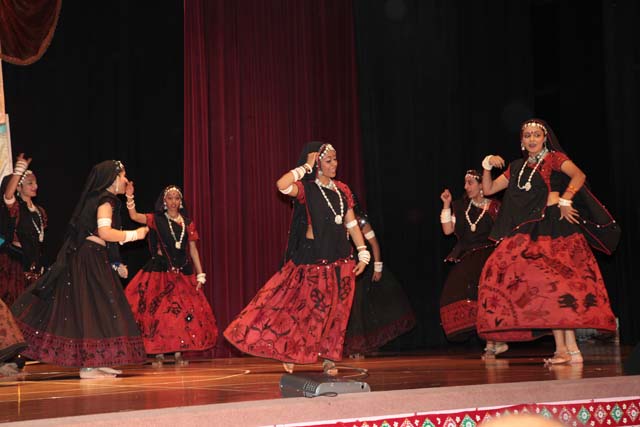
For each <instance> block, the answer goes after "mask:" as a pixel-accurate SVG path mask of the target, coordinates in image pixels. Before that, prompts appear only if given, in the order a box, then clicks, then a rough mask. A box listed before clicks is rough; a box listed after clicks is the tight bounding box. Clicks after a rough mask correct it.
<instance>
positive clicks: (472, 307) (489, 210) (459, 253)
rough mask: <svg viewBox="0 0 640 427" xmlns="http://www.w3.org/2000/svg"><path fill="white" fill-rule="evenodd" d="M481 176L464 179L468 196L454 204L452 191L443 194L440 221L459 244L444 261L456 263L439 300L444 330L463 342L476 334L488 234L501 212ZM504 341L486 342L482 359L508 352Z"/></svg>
mask: <svg viewBox="0 0 640 427" xmlns="http://www.w3.org/2000/svg"><path fill="white" fill-rule="evenodd" d="M481 182H482V177H481V175H480V173H479V172H478V171H476V170H474V169H470V170H468V171H467V173H466V174H465V176H464V190H465V196H464V197H463V198H462V199H458V200H456V201H454V202H452V196H451V192H450V191H449V190H448V189H445V190H444V191H443V192H442V194H441V195H440V199H441V200H442V212H441V213H440V222H441V223H442V231H443V232H444V234H446V235H451V234H454V233H455V235H456V238H457V239H458V243H456V245H455V246H454V248H453V250H452V251H451V253H449V255H447V258H446V259H445V261H447V262H451V263H454V264H455V265H454V266H453V268H452V269H451V272H450V273H449V275H448V276H447V280H446V281H445V283H444V288H443V289H442V295H441V297H440V319H441V321H442V328H443V329H444V332H445V334H446V336H447V339H449V340H451V341H463V340H465V339H467V338H469V336H470V335H471V334H472V333H473V332H474V331H475V329H476V321H477V320H478V319H477V316H478V279H479V278H480V273H481V272H482V267H484V263H485V262H486V260H487V258H489V255H491V253H492V252H493V249H494V248H495V242H492V241H491V240H489V233H490V232H491V228H492V227H493V223H494V221H495V219H496V217H497V216H498V211H499V210H500V202H499V201H497V200H493V199H489V198H486V197H484V193H483V191H482V183H481ZM508 348H509V347H508V346H507V344H506V343H505V342H494V341H493V340H488V341H487V346H486V347H485V349H484V354H483V358H488V357H495V356H496V355H498V354H500V353H504V352H505V351H507V350H508Z"/></svg>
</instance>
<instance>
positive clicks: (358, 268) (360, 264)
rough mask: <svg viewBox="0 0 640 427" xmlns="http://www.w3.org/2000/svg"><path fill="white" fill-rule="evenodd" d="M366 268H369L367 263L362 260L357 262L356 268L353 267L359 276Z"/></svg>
mask: <svg viewBox="0 0 640 427" xmlns="http://www.w3.org/2000/svg"><path fill="white" fill-rule="evenodd" d="M365 268H367V264H365V263H364V262H362V261H359V262H358V264H356V266H355V268H354V269H353V272H354V273H355V274H356V276H359V275H361V274H362V272H363V271H364V269H365Z"/></svg>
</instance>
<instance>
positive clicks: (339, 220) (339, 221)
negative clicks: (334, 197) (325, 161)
mask: <svg viewBox="0 0 640 427" xmlns="http://www.w3.org/2000/svg"><path fill="white" fill-rule="evenodd" d="M316 185H317V186H318V188H319V189H320V192H321V193H322V197H324V199H325V200H326V201H327V204H328V205H329V208H330V209H331V212H333V215H335V217H334V221H335V222H336V224H342V217H343V216H344V203H343V202H342V195H341V194H340V191H338V188H337V187H336V184H335V183H334V182H333V180H331V179H330V180H329V184H326V185H325V184H323V183H322V182H321V181H320V180H319V179H318V178H316ZM323 188H328V189H329V190H332V191H335V192H336V193H337V194H338V199H339V200H340V214H339V215H338V213H337V212H336V210H335V209H334V208H333V205H332V204H331V201H329V198H328V197H327V195H326V193H325V192H324V190H323Z"/></svg>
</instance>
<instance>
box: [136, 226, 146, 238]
mask: <svg viewBox="0 0 640 427" xmlns="http://www.w3.org/2000/svg"><path fill="white" fill-rule="evenodd" d="M148 232H149V227H140V228H136V234H137V236H138V240H142V239H144V238H145V237H147V233H148Z"/></svg>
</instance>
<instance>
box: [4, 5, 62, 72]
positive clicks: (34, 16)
mask: <svg viewBox="0 0 640 427" xmlns="http://www.w3.org/2000/svg"><path fill="white" fill-rule="evenodd" d="M61 6H62V0H0V58H1V59H2V60H3V61H7V62H10V63H12V64H17V65H29V64H31V63H33V62H35V61H37V60H38V59H40V57H41V56H42V55H43V54H44V52H45V51H46V50H47V47H49V43H50V42H51V38H52V37H53V33H54V31H55V28H56V24H57V22H58V16H59V15H60V7H61Z"/></svg>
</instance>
